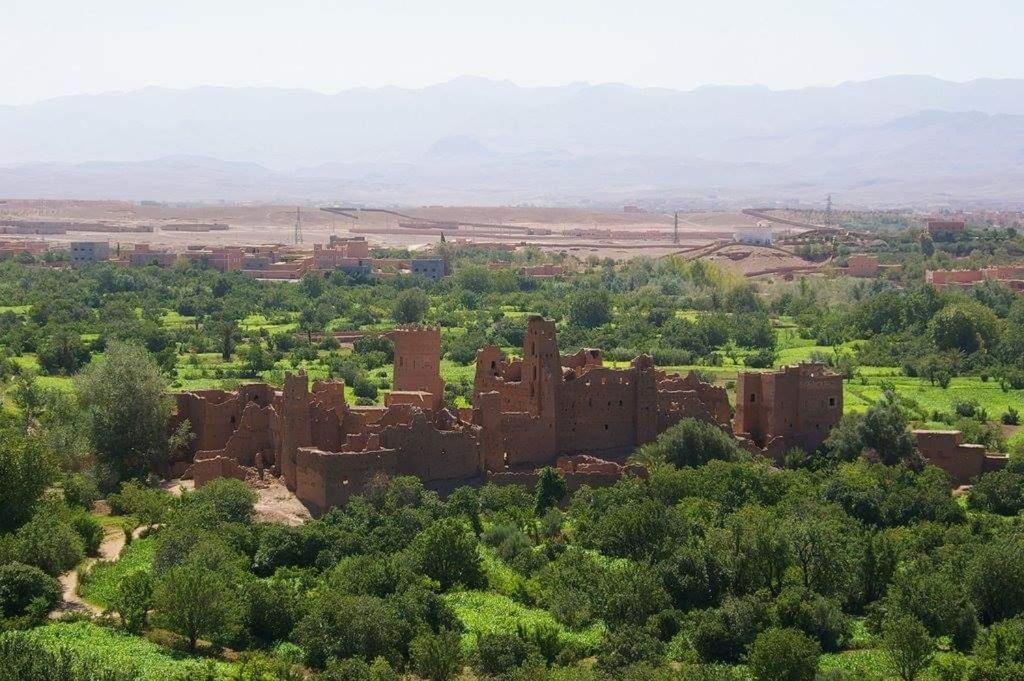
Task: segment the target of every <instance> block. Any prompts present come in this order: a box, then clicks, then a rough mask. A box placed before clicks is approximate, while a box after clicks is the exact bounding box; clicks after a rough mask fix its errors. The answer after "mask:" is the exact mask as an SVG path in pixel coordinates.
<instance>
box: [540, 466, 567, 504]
mask: <svg viewBox="0 0 1024 681" xmlns="http://www.w3.org/2000/svg"><path fill="white" fill-rule="evenodd" d="M535 496H536V499H537V502H536V504H535V505H534V511H533V512H534V514H535V515H537V516H542V515H544V514H545V513H546V512H547V511H548V509H550V508H553V507H554V506H557V505H558V503H559V502H560V501H562V497H564V496H565V476H564V475H562V472H561V471H560V470H558V469H557V468H553V467H551V466H545V467H544V468H542V469H541V471H540V475H539V476H538V477H537V485H536V490H535Z"/></svg>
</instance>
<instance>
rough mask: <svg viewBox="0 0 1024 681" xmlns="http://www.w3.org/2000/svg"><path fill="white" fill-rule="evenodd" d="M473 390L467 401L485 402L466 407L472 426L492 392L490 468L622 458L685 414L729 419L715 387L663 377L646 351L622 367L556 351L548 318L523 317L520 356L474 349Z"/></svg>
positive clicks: (587, 352) (585, 353) (586, 354)
mask: <svg viewBox="0 0 1024 681" xmlns="http://www.w3.org/2000/svg"><path fill="white" fill-rule="evenodd" d="M474 390H475V393H474V394H475V396H476V397H475V400H481V399H489V400H491V401H489V402H488V407H487V409H486V410H484V409H475V410H474V421H475V422H476V423H478V424H480V425H482V422H481V421H480V420H479V419H480V418H481V417H482V416H483V415H484V413H486V411H488V410H491V409H493V408H494V407H493V406H492V404H493V403H494V402H497V399H495V398H485V396H487V395H489V394H491V393H497V395H498V396H499V398H500V403H501V404H500V411H501V417H500V419H497V423H492V424H489V425H488V426H487V429H490V428H494V427H497V428H499V429H500V431H501V433H500V436H492V437H488V442H487V443H486V444H485V446H484V460H485V465H486V466H487V467H488V470H489V471H492V472H497V471H499V470H501V469H503V468H507V467H511V468H519V467H525V466H541V465H545V464H550V463H551V462H552V461H554V460H555V459H556V458H557V457H558V456H562V455H567V454H578V453H587V454H599V455H601V456H606V457H611V458H620V457H624V456H625V455H626V454H628V453H629V452H631V451H632V450H633V449H634V448H636V447H637V446H639V445H642V444H644V443H646V442H650V441H651V440H653V439H654V438H655V437H657V435H658V433H659V432H661V431H662V430H664V429H665V428H666V427H668V426H669V425H671V424H673V423H675V422H676V421H678V420H679V419H681V418H685V417H687V416H692V417H695V418H702V419H707V420H709V421H713V422H715V423H719V424H727V423H728V422H729V401H728V397H727V396H726V394H725V391H724V390H722V389H721V388H717V389H716V388H713V387H712V386H709V385H707V384H704V383H701V382H700V381H698V380H697V379H696V377H695V376H688V377H686V378H681V377H678V376H672V377H668V376H665V374H664V373H663V372H659V371H657V370H656V369H655V367H654V363H653V361H652V360H651V358H650V357H646V356H644V357H638V358H637V359H635V360H634V361H633V362H632V363H631V365H630V366H629V367H628V368H625V369H611V368H608V367H605V366H604V365H603V359H602V356H601V352H600V351H599V350H591V349H584V350H581V351H579V352H578V353H576V354H575V355H568V356H563V355H560V354H559V351H558V343H557V340H556V337H555V325H554V322H552V321H550V320H545V319H542V318H540V317H531V318H530V319H529V321H528V323H527V329H526V333H525V335H524V337H523V356H522V359H521V360H518V359H512V360H505V359H504V358H503V357H502V355H501V352H500V351H499V350H498V348H495V347H493V346H491V347H486V348H483V349H481V350H480V352H479V353H478V354H477V371H476V379H475V382H474ZM663 393H664V394H663ZM705 400H707V401H706V402H705ZM494 447H500V449H498V450H495V449H494ZM499 464H500V468H499V467H498V466H499Z"/></svg>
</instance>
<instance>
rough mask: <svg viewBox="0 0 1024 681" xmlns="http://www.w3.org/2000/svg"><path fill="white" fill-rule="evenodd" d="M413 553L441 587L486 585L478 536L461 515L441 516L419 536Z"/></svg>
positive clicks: (419, 566)
mask: <svg viewBox="0 0 1024 681" xmlns="http://www.w3.org/2000/svg"><path fill="white" fill-rule="evenodd" d="M413 555H414V558H415V561H416V565H417V566H418V569H419V570H420V571H421V572H423V574H425V575H427V576H429V577H430V578H432V579H436V580H437V581H438V582H439V583H440V584H441V588H442V589H445V590H447V589H450V588H452V587H454V586H456V585H460V586H464V587H466V588H470V589H472V588H475V587H478V586H481V585H483V583H484V572H483V566H482V564H481V560H480V554H479V553H477V540H476V537H475V536H474V535H473V533H472V532H471V531H470V530H469V528H467V527H466V526H465V524H463V522H462V521H461V520H460V519H458V518H442V519H441V520H438V521H436V522H435V523H433V524H432V525H430V526H429V527H427V528H426V529H424V530H423V531H422V532H420V533H419V535H417V536H416V539H415V541H414V542H413Z"/></svg>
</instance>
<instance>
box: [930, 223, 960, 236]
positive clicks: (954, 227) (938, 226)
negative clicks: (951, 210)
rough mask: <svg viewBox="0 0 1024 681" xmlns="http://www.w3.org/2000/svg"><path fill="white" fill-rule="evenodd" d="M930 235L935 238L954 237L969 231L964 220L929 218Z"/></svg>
mask: <svg viewBox="0 0 1024 681" xmlns="http://www.w3.org/2000/svg"><path fill="white" fill-rule="evenodd" d="M927 230H928V235H929V236H931V237H932V238H933V239H936V238H937V239H952V238H956V237H957V236H958V235H960V234H963V233H964V232H965V231H967V225H966V224H965V223H964V221H963V220H929V221H928V225H927Z"/></svg>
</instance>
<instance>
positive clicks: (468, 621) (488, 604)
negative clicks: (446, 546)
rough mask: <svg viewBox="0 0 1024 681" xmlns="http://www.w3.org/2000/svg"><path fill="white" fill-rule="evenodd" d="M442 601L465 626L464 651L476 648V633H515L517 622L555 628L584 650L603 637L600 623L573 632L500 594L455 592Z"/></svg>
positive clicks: (537, 611) (550, 618)
mask: <svg viewBox="0 0 1024 681" xmlns="http://www.w3.org/2000/svg"><path fill="white" fill-rule="evenodd" d="M444 600H445V602H446V603H447V604H448V605H450V606H451V607H452V609H453V610H454V611H455V614H456V616H458V618H459V620H460V621H461V622H462V624H463V626H464V627H465V628H466V631H465V633H464V634H463V635H462V644H463V646H464V647H465V648H466V649H467V650H472V649H473V648H475V647H476V635H477V634H485V633H488V634H514V633H515V632H516V626H517V625H523V626H526V627H537V626H544V627H554V628H556V629H558V630H559V631H560V632H561V636H562V640H564V641H566V642H568V643H572V644H574V645H578V646H580V647H581V648H585V649H591V648H594V647H595V646H597V644H598V643H600V641H601V638H602V637H603V636H604V626H603V625H601V624H595V625H592V626H590V627H588V628H587V629H584V630H582V631H572V630H569V629H566V628H565V627H563V626H562V625H561V624H559V623H558V622H557V621H556V620H555V618H554V617H552V616H551V613H549V612H548V611H547V610H541V609H539V608H528V607H526V606H525V605H522V604H520V603H517V602H515V601H513V600H512V599H511V598H508V597H507V596H503V595H501V594H496V593H488V592H485V591H457V592H452V593H448V594H445V596H444Z"/></svg>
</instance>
